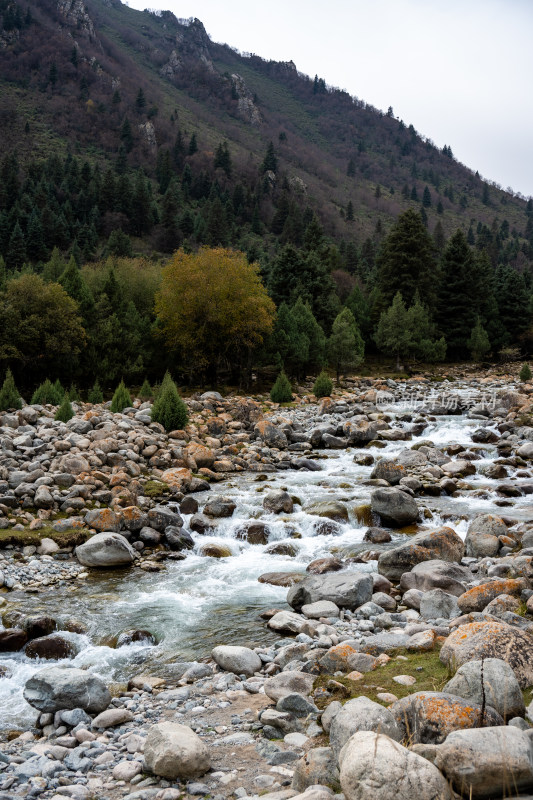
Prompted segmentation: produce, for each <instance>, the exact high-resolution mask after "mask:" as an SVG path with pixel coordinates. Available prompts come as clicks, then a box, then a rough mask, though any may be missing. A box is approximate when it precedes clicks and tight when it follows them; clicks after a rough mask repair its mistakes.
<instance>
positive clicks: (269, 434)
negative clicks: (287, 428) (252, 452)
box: [254, 419, 288, 450]
mask: <svg viewBox="0 0 533 800" xmlns="http://www.w3.org/2000/svg"><path fill="white" fill-rule="evenodd" d="M254 434H255V436H256V438H257V439H262V441H263V442H264V443H265V444H266V445H267V446H268V447H277V448H278V449H279V450H284V449H285V448H286V447H287V445H288V441H287V437H286V436H285V434H284V433H283V431H280V430H279V428H276V426H275V425H273V424H272V423H271V422H267V421H266V420H263V419H262V420H260V421H259V422H257V423H256V425H255V427H254Z"/></svg>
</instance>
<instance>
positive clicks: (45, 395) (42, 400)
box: [31, 378, 65, 406]
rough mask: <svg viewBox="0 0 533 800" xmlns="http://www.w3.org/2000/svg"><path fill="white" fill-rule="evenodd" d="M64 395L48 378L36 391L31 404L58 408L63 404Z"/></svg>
mask: <svg viewBox="0 0 533 800" xmlns="http://www.w3.org/2000/svg"><path fill="white" fill-rule="evenodd" d="M64 394H65V393H64V392H63V391H61V392H58V391H57V388H56V387H55V386H54V384H53V383H52V382H51V381H50V380H49V379H48V378H47V379H46V380H45V381H44V383H41V385H40V386H38V387H37V389H36V390H35V391H34V393H33V395H32V398H31V402H32V405H40V406H45V405H51V406H57V405H59V403H60V402H61V400H62V398H63V395H64Z"/></svg>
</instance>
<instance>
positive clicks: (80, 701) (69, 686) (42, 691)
mask: <svg viewBox="0 0 533 800" xmlns="http://www.w3.org/2000/svg"><path fill="white" fill-rule="evenodd" d="M24 698H25V699H26V701H27V702H28V703H29V704H30V705H31V706H33V707H34V708H37V709H39V711H43V712H45V713H49V712H51V713H54V712H55V711H59V710H62V709H73V708H82V709H83V710H84V711H87V712H89V713H92V714H98V713H100V712H101V711H104V710H105V709H106V708H107V707H108V705H109V703H110V702H111V695H110V694H109V690H108V688H107V686H106V685H105V683H104V682H103V681H102V680H101V679H100V678H98V677H97V676H96V675H92V674H91V673H90V672H86V671H85V670H81V669H74V668H70V667H69V668H65V669H62V668H61V667H45V669H41V670H40V671H39V672H37V673H36V674H35V675H33V676H32V677H31V678H30V679H29V680H28V681H26V686H25V687H24Z"/></svg>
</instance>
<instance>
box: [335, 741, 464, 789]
mask: <svg viewBox="0 0 533 800" xmlns="http://www.w3.org/2000/svg"><path fill="white" fill-rule="evenodd" d="M339 764H340V780H341V787H342V791H343V792H344V796H345V797H346V800H413V799H414V798H416V800H451V797H452V793H451V790H450V787H449V784H448V782H447V780H446V779H445V778H444V776H443V775H442V774H441V773H440V772H439V770H438V769H437V767H435V766H434V764H432V763H431V762H430V761H428V760H427V759H425V758H422V756H419V755H418V754H417V753H413V752H412V751H411V750H408V749H407V748H406V747H402V745H401V744H399V743H398V742H397V741H394V740H393V739H390V738H389V737H388V736H386V735H384V734H382V733H377V732H373V731H360V732H358V733H356V734H355V735H354V736H352V737H351V739H350V740H349V741H348V742H347V744H346V745H345V746H344V748H343V749H342V751H341V754H340V758H339Z"/></svg>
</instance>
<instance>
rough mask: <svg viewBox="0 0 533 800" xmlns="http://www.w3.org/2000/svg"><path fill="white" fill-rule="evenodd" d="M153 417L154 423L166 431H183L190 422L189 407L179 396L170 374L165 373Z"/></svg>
mask: <svg viewBox="0 0 533 800" xmlns="http://www.w3.org/2000/svg"><path fill="white" fill-rule="evenodd" d="M151 416H152V422H159V424H160V425H162V426H163V427H164V429H165V430H166V431H174V430H181V429H182V428H184V427H185V426H186V424H187V422H188V420H189V414H188V411H187V406H186V405H185V403H184V402H183V400H182V399H181V397H180V396H179V393H178V389H177V387H176V384H175V383H174V381H173V380H172V378H171V376H170V373H169V372H166V373H165V377H164V378H163V383H162V384H161V389H160V391H159V394H158V396H157V399H156V400H155V402H154V404H153V406H152V414H151Z"/></svg>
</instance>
